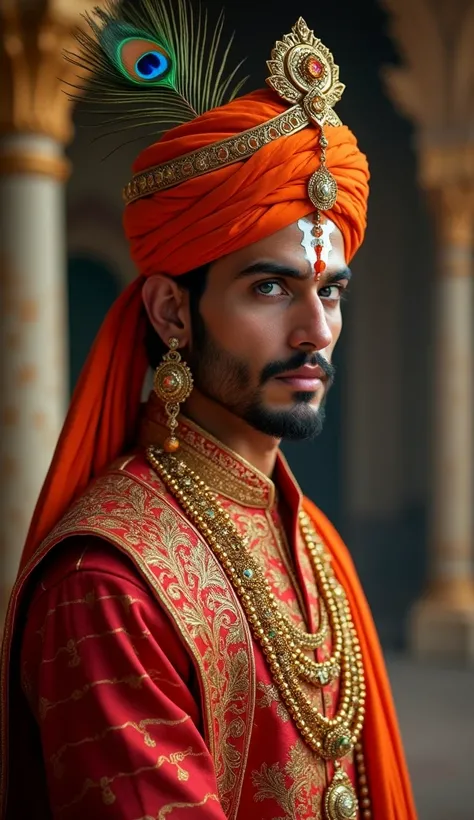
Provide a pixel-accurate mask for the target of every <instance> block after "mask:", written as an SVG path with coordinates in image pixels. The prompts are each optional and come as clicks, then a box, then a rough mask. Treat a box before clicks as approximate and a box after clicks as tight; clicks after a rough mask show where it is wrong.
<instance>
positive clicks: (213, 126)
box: [22, 90, 368, 566]
mask: <svg viewBox="0 0 474 820" xmlns="http://www.w3.org/2000/svg"><path fill="white" fill-rule="evenodd" d="M286 107H287V106H285V105H284V103H282V102H281V101H280V100H279V99H278V98H277V96H276V94H274V93H273V92H271V91H269V90H263V91H256V92H253V93H252V94H248V95H246V96H244V97H240V98H238V99H236V100H234V101H233V102H232V103H228V104H227V105H225V106H222V107H221V108H217V109H214V110H213V111H209V112H208V113H206V114H204V115H202V116H201V117H198V118H196V119H195V120H192V121H191V122H189V123H187V124H185V125H182V126H180V127H178V128H175V129H172V130H171V131H169V132H168V133H167V134H166V135H165V136H164V137H163V138H162V139H161V140H160V141H159V142H157V143H155V144H154V145H151V146H150V147H149V148H147V149H145V150H144V151H143V152H142V153H141V154H140V156H139V157H138V159H137V161H136V163H135V166H134V172H140V171H142V170H144V169H145V168H149V167H151V166H153V165H157V164H159V163H162V162H167V161H168V160H171V159H173V158H176V157H179V156H182V155H183V154H185V153H188V152H190V151H193V150H195V149H197V148H201V147H203V146H205V145H209V144H211V143H214V142H217V141H219V140H221V139H224V138H225V137H228V136H233V135H235V134H238V133H240V132H242V131H244V130H247V129H248V128H252V127H254V126H257V125H260V124H262V123H264V122H266V121H268V120H269V119H271V118H273V117H275V116H277V115H278V114H279V113H281V112H282V111H284V110H285V108H286ZM325 133H326V136H327V139H328V141H329V146H328V149H327V165H328V168H329V169H330V171H331V173H332V174H333V175H334V177H335V178H336V181H337V183H338V188H339V192H338V199H337V203H336V205H335V206H334V209H333V210H332V211H328V216H329V217H330V218H331V219H333V220H334V222H335V223H336V224H337V225H338V227H339V228H340V230H341V232H342V234H343V236H344V242H345V249H346V256H347V259H348V260H350V259H351V258H352V257H353V255H354V253H355V252H356V250H357V248H358V247H359V245H360V244H361V242H362V240H363V237H364V231H365V224H366V207H367V194H368V167H367V161H366V158H365V156H364V155H363V154H362V153H361V152H360V150H359V149H358V147H357V143H356V140H355V137H354V136H353V135H352V133H351V132H350V131H349V129H348V128H346V127H345V126H340V127H338V128H334V127H328V128H326V129H325ZM319 162H320V151H319V150H318V130H317V129H316V128H313V127H312V126H308V127H307V128H304V129H303V130H302V131H299V132H298V133H296V134H292V135H291V136H288V137H281V138H279V139H276V140H275V141H274V142H272V143H270V144H269V145H266V146H264V147H263V148H261V149H260V150H259V151H257V152H256V154H254V156H253V157H252V158H251V159H249V160H246V161H245V162H239V163H235V164H234V165H230V166H227V167H225V168H221V169H219V170H216V171H212V172H211V173H208V174H204V175H203V176H201V177H198V178H196V179H191V180H188V181H186V182H183V183H181V184H180V185H178V186H176V187H175V188H171V189H169V190H167V191H163V192H161V193H159V194H156V195H153V196H151V197H147V198H144V199H140V200H138V201H136V202H134V203H132V204H130V205H128V206H127V208H126V211H125V217H124V225H125V231H126V234H127V237H128V239H129V241H130V248H131V254H132V257H133V260H134V262H135V263H136V265H137V268H138V270H139V273H140V276H139V277H138V278H137V279H136V280H135V281H134V282H133V283H132V284H131V285H130V286H129V287H128V288H127V289H126V290H125V292H124V293H122V294H121V296H120V297H119V298H118V299H117V301H116V302H115V304H114V305H113V306H112V308H111V310H110V311H109V313H108V315H107V316H106V318H105V321H104V323H103V325H102V327H101V329H100V330H99V333H98V336H97V338H96V341H95V343H94V346H93V348H92V350H91V353H90V355H89V357H88V360H87V362H86V364H85V367H84V370H83V372H82V374H81V378H80V380H79V383H78V385H77V387H76V390H75V392H74V395H73V398H72V402H71V406H70V410H69V413H68V416H67V418H66V421H65V424H64V427H63V431H62V434H61V436H60V439H59V443H58V446H57V449H56V452H55V454H54V457H53V461H52V464H51V467H50V470H49V472H48V475H47V478H46V481H45V483H44V486H43V489H42V491H41V495H40V498H39V501H38V504H37V506H36V510H35V513H34V516H33V520H32V523H31V527H30V531H29V534H28V538H27V542H26V546H25V549H24V552H23V558H22V565H23V566H24V564H25V562H26V561H27V560H28V558H29V557H30V556H31V555H32V554H33V552H34V550H35V548H36V547H37V546H38V544H39V543H40V542H41V541H42V540H43V538H44V537H45V536H46V535H47V534H48V532H49V531H50V530H51V529H52V527H53V526H54V524H55V523H56V522H57V521H58V519H59V518H60V517H61V515H62V514H63V513H64V512H65V510H66V509H67V507H68V506H69V504H70V503H71V501H72V500H73V499H74V498H75V497H76V496H77V495H78V494H79V493H80V492H81V491H82V490H83V489H84V488H85V487H86V486H87V484H88V482H89V480H90V479H91V478H92V477H93V476H94V475H97V473H99V472H100V471H101V470H103V469H104V468H105V467H106V466H107V464H109V463H110V462H111V461H112V460H113V459H114V458H115V457H116V456H117V455H119V454H120V453H121V452H123V450H124V449H125V448H126V447H127V445H128V444H129V443H130V441H131V440H132V438H133V434H134V430H135V426H136V421H137V414H138V410H139V404H140V393H141V388H142V384H143V380H144V376H145V373H146V368H147V362H146V356H145V349H144V332H145V313H144V309H143V307H142V301H141V287H142V284H143V281H144V277H146V276H149V275H150V274H152V273H157V272H161V273H166V274H168V275H170V276H179V275H180V274H182V273H185V272H187V271H189V270H192V269H193V268H196V267H199V266H200V265H203V264H206V263H209V262H212V261H213V260H215V259H218V258H220V257H222V256H224V255H226V254H228V253H231V252H232V251H236V250H239V249H240V248H242V247H244V246H246V245H249V244H251V243H253V242H256V241H258V240H259V239H263V238H264V237H267V236H269V235H271V234H272V233H274V232H275V231H278V230H280V229H281V228H284V227H286V226H287V225H291V224H292V223H293V222H296V221H297V220H298V219H300V218H301V217H302V216H304V215H305V214H308V213H311V212H312V211H313V210H314V206H313V205H312V204H311V201H310V199H309V197H308V189H307V186H308V180H309V178H310V176H311V174H312V173H313V172H314V171H315V170H316V169H317V168H318V166H319ZM190 249H191V252H190Z"/></svg>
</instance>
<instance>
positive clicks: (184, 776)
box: [56, 748, 203, 814]
mask: <svg viewBox="0 0 474 820" xmlns="http://www.w3.org/2000/svg"><path fill="white" fill-rule="evenodd" d="M202 755H203V752H194V751H193V750H192V749H191V748H189V749H186V750H184V751H179V752H172V753H171V754H170V755H160V756H159V757H158V759H157V761H156V763H155V764H154V765H153V766H141V767H140V768H139V769H135V770H134V771H132V772H118V773H117V774H115V775H113V776H112V777H101V778H99V780H91V779H90V778H88V779H87V780H86V781H85V782H84V785H83V787H82V789H81V791H80V792H79V794H77V795H76V796H75V797H74V798H73V799H72V800H70V801H69V802H68V803H64V804H63V805H62V806H56V812H57V813H58V814H62V813H63V812H64V811H66V809H69V808H71V806H77V804H78V803H80V802H81V801H82V800H83V799H84V797H85V796H86V794H87V793H88V792H90V791H91V790H93V789H100V791H101V797H102V802H103V803H105V805H106V806H110V805H111V804H112V803H115V800H116V796H115V794H114V791H113V789H112V785H113V783H114V782H115V781H116V780H119V779H122V778H125V777H126V778H132V777H136V776H137V775H139V774H144V773H145V772H153V771H155V770H157V769H160V768H161V767H162V766H163V765H164V764H165V763H168V764H169V765H170V766H174V767H175V768H176V777H177V779H178V780H182V781H183V780H184V781H186V780H188V779H189V772H188V770H187V769H185V768H184V767H183V766H182V765H181V764H182V763H183V762H184V761H185V760H186V758H187V757H202Z"/></svg>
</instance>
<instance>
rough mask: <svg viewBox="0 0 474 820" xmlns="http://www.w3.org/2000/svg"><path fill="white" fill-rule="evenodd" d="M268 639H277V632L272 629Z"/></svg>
mask: <svg viewBox="0 0 474 820" xmlns="http://www.w3.org/2000/svg"><path fill="white" fill-rule="evenodd" d="M268 637H269V638H276V632H275V630H274V629H270V632H269V633H268Z"/></svg>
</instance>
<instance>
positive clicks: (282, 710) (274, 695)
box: [257, 681, 290, 723]
mask: <svg viewBox="0 0 474 820" xmlns="http://www.w3.org/2000/svg"><path fill="white" fill-rule="evenodd" d="M257 689H259V690H260V691H261V693H262V696H261V698H260V700H257V706H259V707H260V708H261V709H265V708H267V707H269V706H270V707H271V706H272V704H273V703H276V705H277V708H276V713H277V715H278V717H279V718H280V720H282V721H283V722H284V723H288V721H289V719H290V716H289V714H288V712H287V709H286V706H285V704H284V703H282V701H281V699H280V695H279V693H278V689H277V688H276V686H275V684H273V683H263V682H262V681H260V682H259V683H258V684H257Z"/></svg>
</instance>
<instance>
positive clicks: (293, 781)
mask: <svg viewBox="0 0 474 820" xmlns="http://www.w3.org/2000/svg"><path fill="white" fill-rule="evenodd" d="M252 783H253V785H254V786H255V788H256V792H255V795H254V800H255V801H256V802H257V803H261V802H263V801H264V800H275V801H276V802H277V803H278V805H279V806H280V808H282V809H283V811H284V812H285V814H284V815H283V817H278V818H274V820H295V818H296V817H298V816H301V815H305V816H310V817H311V818H313V819H314V820H321V798H322V789H324V787H325V785H326V772H325V767H324V763H323V761H322V760H321V758H319V757H317V755H315V754H314V753H313V752H312V751H311V750H310V749H309V748H308V747H307V746H306V745H305V744H304V743H303V742H302V741H301V740H297V741H296V743H295V744H294V745H293V746H291V748H290V750H289V756H288V762H287V763H286V765H285V767H284V769H282V768H281V767H280V764H279V763H274V764H273V765H271V766H269V765H268V764H267V763H263V764H262V766H261V767H260V769H259V770H258V771H253V772H252Z"/></svg>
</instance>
